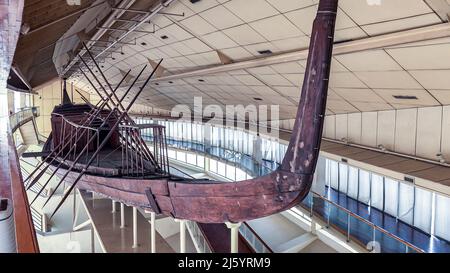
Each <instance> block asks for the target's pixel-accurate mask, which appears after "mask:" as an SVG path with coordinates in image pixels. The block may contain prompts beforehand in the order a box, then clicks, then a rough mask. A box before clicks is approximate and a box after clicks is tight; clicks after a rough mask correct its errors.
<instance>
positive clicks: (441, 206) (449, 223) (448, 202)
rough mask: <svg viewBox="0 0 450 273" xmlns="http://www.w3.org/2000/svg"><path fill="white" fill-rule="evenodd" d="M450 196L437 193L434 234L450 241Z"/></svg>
mask: <svg viewBox="0 0 450 273" xmlns="http://www.w3.org/2000/svg"><path fill="white" fill-rule="evenodd" d="M449 213H450V198H449V197H447V196H443V195H440V194H436V206H435V221H434V234H435V235H436V236H438V237H440V238H442V239H445V240H447V241H450V217H449Z"/></svg>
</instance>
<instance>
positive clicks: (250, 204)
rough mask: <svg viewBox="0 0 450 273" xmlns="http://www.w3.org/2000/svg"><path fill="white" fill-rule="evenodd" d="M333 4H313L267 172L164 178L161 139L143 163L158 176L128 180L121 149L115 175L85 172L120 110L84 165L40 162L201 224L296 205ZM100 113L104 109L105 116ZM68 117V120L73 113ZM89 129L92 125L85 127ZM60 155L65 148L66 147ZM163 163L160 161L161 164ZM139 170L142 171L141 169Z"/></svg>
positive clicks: (321, 91)
mask: <svg viewBox="0 0 450 273" xmlns="http://www.w3.org/2000/svg"><path fill="white" fill-rule="evenodd" d="M337 2H338V1H337V0H321V1H320V2H319V7H318V13H317V17H316V19H315V20H314V23H313V31H312V35H311V43H310V53H309V56H308V61H307V69H306V73H305V80H304V82H303V88H302V93H301V97H300V102H299V105H298V109H297V116H296V121H295V123H294V128H293V130H292V136H291V140H290V143H289V146H288V149H287V151H286V154H285V157H284V159H283V162H282V164H281V166H280V168H279V169H278V170H276V171H274V172H273V173H271V174H269V175H266V176H262V177H258V178H254V179H251V180H245V181H240V182H234V183H232V182H218V181H196V180H189V179H186V180H183V179H180V178H177V177H169V178H167V177H168V175H167V174H168V171H164V172H158V171H159V170H161V169H164V168H156V167H157V166H159V165H160V163H162V164H164V162H168V157H167V152H165V153H164V149H161V147H163V145H159V146H158V147H159V148H160V152H157V154H158V155H159V157H160V160H159V161H157V160H156V159H155V158H158V156H156V157H153V156H152V155H151V153H149V156H148V159H149V160H150V161H152V160H153V161H155V164H154V166H155V168H153V169H152V171H153V172H152V174H156V175H158V174H159V176H157V177H159V178H158V179H139V178H129V176H127V175H124V174H128V173H130V172H128V170H127V169H126V168H125V165H123V162H126V163H127V164H126V167H127V168H128V162H129V161H128V158H131V160H133V158H136V157H133V156H131V157H129V156H128V155H126V157H125V158H126V159H127V160H124V161H123V162H122V165H121V166H122V169H121V172H119V173H118V174H120V176H119V175H117V176H114V175H111V176H108V177H105V176H102V175H99V174H93V173H90V172H89V170H88V169H89V167H90V163H92V162H93V160H94V158H95V156H98V154H99V153H100V151H101V149H102V148H103V147H105V145H106V143H107V141H110V138H111V137H112V136H113V133H114V130H117V128H118V125H119V122H120V121H122V119H123V118H124V117H125V116H126V112H123V113H121V114H120V116H119V118H118V119H117V122H115V123H114V126H112V127H111V128H110V132H109V133H108V135H106V136H104V140H102V142H101V144H99V146H98V148H97V149H96V151H95V152H94V155H91V157H90V159H89V160H87V161H86V162H87V163H86V164H87V165H86V167H83V168H81V170H80V169H78V170H76V168H75V164H69V165H70V166H71V167H70V168H58V162H57V161H58V160H54V159H55V158H57V157H58V154H59V152H58V153H56V155H55V157H53V159H50V161H49V162H47V163H49V164H51V166H52V168H54V170H55V171H56V174H57V175H58V176H60V177H62V178H63V181H65V182H67V183H69V184H72V186H71V188H70V189H72V188H74V187H78V188H81V189H86V190H89V191H93V192H96V193H99V194H103V195H105V196H107V197H109V198H111V199H113V200H116V201H120V202H123V203H125V204H127V205H131V206H137V207H141V208H145V209H149V210H152V211H154V212H156V213H158V214H159V213H162V214H166V215H169V216H172V217H174V218H178V219H188V220H193V221H197V222H201V223H224V222H241V221H247V220H251V219H255V218H260V217H264V216H267V215H271V214H274V213H278V212H280V211H283V210H286V209H289V208H291V207H292V206H295V205H297V204H298V203H299V202H300V201H301V200H302V199H303V198H305V197H306V196H307V194H308V192H309V190H310V187H311V184H312V180H313V174H314V171H315V167H316V163H317V159H318V156H319V150H320V139H321V135H322V129H323V121H324V114H325V109H326V99H327V91H328V81H329V76H330V65H331V56H332V49H333V37H334V25H335V21H336V13H337V8H338V3H337ZM147 82H148V80H147V81H146V83H147ZM141 91H142V90H141ZM97 113H99V112H97ZM108 116H110V115H109V114H108ZM64 117H65V116H64ZM71 117H72V118H73V116H71ZM59 120H63V119H59ZM107 120H108V119H107V118H106V119H105V121H102V124H103V125H101V126H100V127H101V128H104V127H103V126H104V125H105V124H106V121H107ZM55 122H58V119H55ZM64 122H65V124H68V125H67V126H69V127H65V126H62V127H60V128H61V132H62V137H61V140H62V141H63V142H64V141H65V140H66V139H69V138H66V137H65V134H66V133H67V132H68V131H69V132H70V131H71V130H68V129H67V128H72V127H74V125H71V124H72V123H73V122H72V121H70V120H69V121H66V120H65V118H64ZM125 125H126V124H125ZM70 126H72V127H70ZM75 128H77V129H79V128H80V127H79V126H78V125H76V126H75ZM72 129H73V128H72ZM89 129H90V130H92V128H89ZM154 129H158V130H159V131H158V130H156V131H155V130H154V132H159V133H158V134H156V133H154V134H153V135H154V138H155V139H156V140H157V141H155V143H158V141H159V142H160V143H161V144H162V143H165V142H164V141H163V139H164V137H165V134H164V133H162V130H161V128H154ZM82 130H86V129H82ZM95 130H97V129H95ZM76 132H77V131H76ZM125 132H126V133H127V132H129V129H128V127H126V129H125ZM136 135H137V133H136ZM70 136H71V135H70ZM95 136H96V137H97V139H99V138H100V137H101V134H100V133H96V134H95ZM134 136H135V134H131V135H129V134H126V138H125V139H124V140H123V143H124V144H123V145H124V146H122V147H128V146H129V144H128V139H129V137H131V138H133V137H134ZM50 139H51V138H49V141H48V142H47V145H46V147H47V148H46V150H47V151H48V150H50V149H49V148H50V147H52V145H51V140H50ZM78 139H79V138H78ZM91 139H92V138H91ZM138 140H139V139H138ZM56 141H58V140H56ZM67 141H68V140H67ZM140 141H141V142H139V141H135V146H136V147H137V146H139V147H141V148H142V149H143V151H144V152H145V151H146V149H147V146H146V145H141V143H142V142H143V140H142V139H140ZM89 143H90V142H89ZM114 143H116V144H117V142H115V141H113V142H112V144H111V146H114V145H113V144H114ZM66 145H67V144H66ZM64 147H65V146H63V147H62V148H61V149H60V151H62V150H63V148H64ZM72 147H75V148H74V151H78V150H77V147H78V146H77V145H72ZM130 147H132V146H130ZM112 148H114V147H112ZM119 148H120V147H119ZM165 148H167V146H165ZM89 149H90V147H89V146H88V145H85V146H84V148H83V150H86V151H89ZM92 149H94V148H92ZM44 150H45V149H44ZM83 150H82V151H83ZM82 151H81V152H80V154H79V155H78V156H77V157H76V159H75V162H77V160H78V159H80V158H81V156H82ZM127 151H128V150H126V154H127ZM67 155H70V154H69V153H67ZM140 155H142V153H140ZM164 156H165V157H164ZM141 158H142V157H141ZM80 162H83V161H80ZM141 162H142V159H141ZM66 163H67V162H66ZM78 163H79V162H78ZM131 163H132V164H131V166H133V161H131ZM137 165H139V164H137ZM164 166H168V163H167V165H164ZM111 169H114V168H111ZM142 169H144V168H142ZM138 170H139V169H138ZM44 171H45V170H44ZM41 173H42V172H41ZM131 173H132V172H131ZM142 173H143V174H144V172H142ZM132 174H135V175H136V176H134V177H137V176H138V175H139V173H138V172H135V173H132ZM152 177H154V176H152ZM34 181H36V179H35V180H34ZM67 196H68V195H67V194H66V195H65V196H64V198H63V199H62V200H61V202H60V204H59V205H58V207H59V206H60V205H61V204H62V202H64V200H65V198H66V197H67ZM58 207H57V208H56V210H57V209H58ZM56 210H55V211H56Z"/></svg>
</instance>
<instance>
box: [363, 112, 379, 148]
mask: <svg viewBox="0 0 450 273" xmlns="http://www.w3.org/2000/svg"><path fill="white" fill-rule="evenodd" d="M377 124H378V113H377V112H367V113H361V144H363V145H367V146H372V147H375V146H377Z"/></svg>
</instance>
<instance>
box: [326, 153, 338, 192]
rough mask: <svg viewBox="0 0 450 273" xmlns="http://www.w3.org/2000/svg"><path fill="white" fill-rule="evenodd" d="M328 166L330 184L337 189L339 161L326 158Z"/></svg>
mask: <svg viewBox="0 0 450 273" xmlns="http://www.w3.org/2000/svg"><path fill="white" fill-rule="evenodd" d="M327 161H328V164H329V166H330V186H331V188H333V189H335V190H339V163H337V162H336V161H334V160H327Z"/></svg>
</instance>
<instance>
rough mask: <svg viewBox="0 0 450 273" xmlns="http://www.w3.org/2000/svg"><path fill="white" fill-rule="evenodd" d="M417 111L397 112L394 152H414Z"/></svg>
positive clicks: (405, 110)
mask: <svg viewBox="0 0 450 273" xmlns="http://www.w3.org/2000/svg"><path fill="white" fill-rule="evenodd" d="M416 121H417V109H404V110H398V111H397V115H396V126H395V151H397V152H400V153H405V154H415V152H416Z"/></svg>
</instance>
